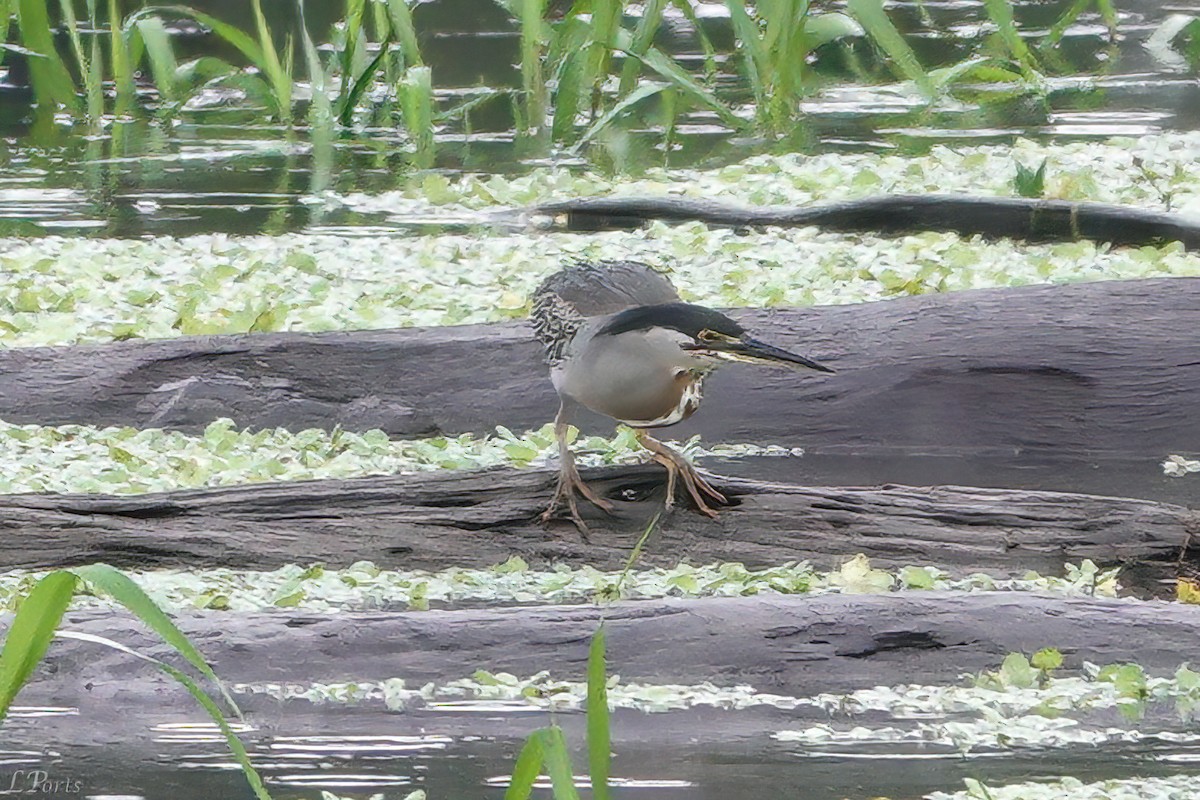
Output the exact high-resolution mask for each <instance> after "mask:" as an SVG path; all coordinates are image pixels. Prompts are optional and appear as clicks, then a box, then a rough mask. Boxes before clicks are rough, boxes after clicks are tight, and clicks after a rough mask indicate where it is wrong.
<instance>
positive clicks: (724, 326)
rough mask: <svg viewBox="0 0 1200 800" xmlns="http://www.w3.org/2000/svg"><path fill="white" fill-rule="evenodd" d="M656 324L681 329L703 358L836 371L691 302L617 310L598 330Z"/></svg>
mask: <svg viewBox="0 0 1200 800" xmlns="http://www.w3.org/2000/svg"><path fill="white" fill-rule="evenodd" d="M654 328H665V329H667V330H673V331H676V332H678V333H682V334H683V335H684V336H685V337H688V338H690V339H691V341H690V342H689V341H687V340H686V339H685V340H684V341H683V342H682V343H681V344H680V348H681V349H683V350H685V351H687V352H689V353H691V354H693V355H695V356H699V357H702V358H710V359H713V360H716V361H741V362H745V363H749V364H769V365H775V366H784V367H792V368H793V369H795V368H798V367H806V368H807V369H814V370H816V371H818V372H833V371H834V370H832V369H830V368H829V367H827V366H825V365H824V364H818V363H817V362H816V361H813V360H812V359H809V358H805V357H804V356H801V355H797V354H795V353H789V352H788V351H787V350H783V349H781V348H778V347H775V346H774V345H770V344H767V343H766V342H760V341H759V340H757V339H755V338H753V337H752V336H750V335H748V334H747V333H746V329H745V328H743V327H742V326H741V325H739V324H738V323H737V322H735V321H733V320H732V319H730V318H729V317H727V316H725V315H724V314H722V313H721V312H720V311H714V310H712V309H711V308H705V307H704V306H697V305H692V304H691V303H663V304H661V305H653V306H637V307H635V308H630V309H627V310H625V311H622V312H620V313H619V314H615V315H614V316H613V317H612V319H610V320H609V321H608V322H607V323H605V324H604V326H603V327H602V328H600V330H598V331H597V332H596V336H597V337H599V336H616V335H618V334H622V333H628V332H631V331H645V330H651V329H654Z"/></svg>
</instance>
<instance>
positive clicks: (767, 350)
mask: <svg viewBox="0 0 1200 800" xmlns="http://www.w3.org/2000/svg"><path fill="white" fill-rule="evenodd" d="M531 306H532V311H531V317H532V320H533V326H534V331H535V334H536V336H537V338H538V340H539V341H541V343H542V344H543V346H544V347H545V349H546V360H547V362H548V363H549V365H550V378H551V381H552V382H553V384H554V388H555V390H557V392H558V397H559V410H558V414H557V416H556V417H555V420H554V434H555V438H556V439H557V442H558V453H559V474H558V482H557V485H556V486H555V490H554V495H553V497H552V498H551V500H550V504H549V506H548V507H547V508H546V511H545V512H544V513H543V514H542V521H543V522H548V521H549V520H551V519H553V518H554V517H555V515H556V513H557V512H558V510H559V509H560V508H561V507H562V506H563V505H564V504H565V505H566V507H567V510H568V512H569V515H570V519H571V521H572V522H574V523H575V525H576V526H577V527H579V529H580V530H581V531H586V530H587V526H586V524H585V523H584V521H583V519H582V517H581V516H580V514H579V504H578V501H577V499H576V495H579V496H582V497H583V498H585V499H586V500H588V501H589V502H591V503H592V504H593V505H595V506H597V507H598V508H600V509H602V510H603V511H605V512H611V511H612V510H613V505H612V503H611V502H610V501H609V500H607V499H605V498H603V497H601V496H600V495H599V494H597V493H596V492H595V491H594V490H593V489H592V488H591V487H590V486H588V485H587V484H586V483H585V482H584V481H583V480H582V479H581V478H580V476H579V471H578V469H577V468H576V466H575V458H574V455H573V454H572V452H571V448H570V444H569V442H568V428H569V425H570V422H571V419H572V417H573V415H574V414H575V413H576V412H577V411H578V410H579V407H580V406H582V407H584V408H588V409H591V410H592V411H594V412H596V413H598V414H602V415H604V416H607V417H611V418H612V419H614V420H616V421H618V422H622V423H624V424H625V425H628V426H629V427H631V428H633V429H634V431H635V432H636V435H637V440H638V443H639V444H640V445H641V446H642V447H643V448H645V449H646V450H647V451H648V452H649V453H650V456H651V459H652V460H654V461H656V462H658V463H659V464H661V465H662V466H663V467H665V468H666V471H667V494H666V500H665V502H664V505H665V507H666V509H667V510H670V509H671V508H672V507H673V505H674V502H675V492H676V488H677V486H678V484H679V483H682V484H683V486H684V488H685V490H686V491H687V494H688V496H690V497H691V500H692V502H693V503H694V504H695V506H696V509H697V510H698V511H699V512H700V513H702V514H704V515H706V516H708V517H712V518H716V516H717V512H716V510H715V509H714V508H713V507H712V505H710V501H711V502H713V503H716V504H718V505H720V504H725V503H726V502H728V501H727V499H726V498H725V496H724V495H723V494H721V492H719V491H717V490H716V489H715V488H713V486H711V485H710V484H709V483H708V481H706V480H705V479H704V478H703V477H702V476H701V475H700V473H699V472H698V471H697V470H696V468H695V467H694V466H693V465H692V464H691V462H689V461H688V459H687V458H686V457H685V456H684V455H683V454H682V453H680V452H679V451H677V450H675V449H674V448H672V447H670V446H668V445H666V444H664V443H663V442H660V441H658V440H657V439H655V438H653V437H652V436H651V435H650V434H649V432H648V431H649V430H652V429H655V428H664V427H667V426H670V425H675V424H676V423H679V422H682V421H683V420H685V419H687V418H688V417H690V416H691V415H692V414H694V413H695V412H696V410H697V409H698V408H699V407H700V402H701V399H702V397H703V394H702V393H703V384H704V379H705V377H707V376H708V375H709V374H710V373H711V372H712V371H713V370H714V369H716V368H717V367H718V366H719V365H721V364H722V363H724V362H727V361H740V362H745V363H751V364H765V365H772V366H781V367H788V368H793V369H808V370H816V371H817V372H824V373H832V372H834V370H832V369H830V368H829V367H827V366H825V365H823V364H820V363H818V362H816V361H813V360H812V359H810V358H807V357H805V356H802V355H797V354H796V353H791V352H788V351H787V350H783V349H780V348H778V347H775V346H774V345H770V344H767V343H766V342H762V341H759V340H758V339H755V338H754V337H752V336H751V335H750V334H749V333H748V332H747V331H746V329H745V328H743V327H742V326H741V325H740V324H739V323H738V322H736V321H735V320H733V319H730V318H729V317H728V316H726V315H725V314H722V313H721V312H720V311H716V310H714V309H711V308H706V307H704V306H700V305H695V304H692V303H685V302H683V301H682V300H681V299H680V297H679V293H678V292H677V291H676V290H675V287H674V286H673V285H672V284H671V281H670V280H669V279H668V278H667V277H666V276H665V275H663V274H662V273H660V272H658V271H656V270H654V269H653V268H651V267H650V266H648V265H646V264H641V263H638V262H631V261H620V262H601V263H581V264H574V265H571V266H568V267H566V268H564V269H562V270H560V271H558V272H556V273H554V274H553V275H551V276H549V277H548V278H546V279H545V280H544V281H543V282H542V284H541V285H540V286H539V287H538V288H537V290H536V291H535V292H534V293H533V296H532V302H531Z"/></svg>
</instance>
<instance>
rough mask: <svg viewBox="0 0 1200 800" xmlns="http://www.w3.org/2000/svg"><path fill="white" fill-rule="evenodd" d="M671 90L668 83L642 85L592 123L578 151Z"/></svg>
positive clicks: (556, 131) (556, 133) (556, 136)
mask: <svg viewBox="0 0 1200 800" xmlns="http://www.w3.org/2000/svg"><path fill="white" fill-rule="evenodd" d="M669 88H671V86H670V84H666V83H649V82H646V83H642V84H641V85H639V86H638V87H637V88H636V89H634V90H633V91H632V92H630V93H629V94H628V95H626V96H625V97H623V98H621V101H620V102H619V103H617V104H616V105H614V106H613V107H612V108H610V109H609V110H608V112H607V113H605V114H604V116H602V117H600V119H598V120H596V121H595V122H594V123H592V125H591V127H589V128H588V129H587V131H586V132H585V133H584V134H583V136H581V137H580V138H579V143H578V144H577V145H575V149H576V150H577V149H578V148H580V147H582V146H583V145H585V144H587V143H588V142H589V141H591V140H592V139H593V138H595V137H596V135H597V134H598V133H600V132H601V131H602V130H604V129H605V128H607V127H608V126H609V125H611V124H612V123H613V122H614V121H616V119H617V118H618V117H620V116H621V115H622V114H624V113H625V112H627V111H629V110H630V109H631V108H633V107H634V106H636V105H637V104H638V103H641V102H642V101H644V100H646V99H647V98H650V97H653V96H654V95H656V94H659V93H660V92H662V91H663V90H664V89H669ZM555 120H556V121H557V115H556V116H555ZM555 138H558V128H557V125H556V126H555Z"/></svg>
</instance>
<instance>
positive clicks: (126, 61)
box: [108, 0, 141, 114]
mask: <svg viewBox="0 0 1200 800" xmlns="http://www.w3.org/2000/svg"><path fill="white" fill-rule="evenodd" d="M135 16H136V15H135ZM133 21H134V18H133V17H130V18H127V19H126V20H125V22H124V24H122V22H121V8H120V3H119V2H118V0H108V32H109V36H108V40H109V41H108V64H109V68H110V69H111V70H112V79H113V86H114V87H115V88H116V95H117V113H118V114H123V113H126V112H128V110H129V109H130V108H132V107H133V105H134V103H135V102H136V101H137V85H136V84H135V83H134V80H133V70H134V65H135V64H136V63H137V62H138V61H140V60H141V58H140V56H139V57H137V58H134V57H133V55H132V54H131V53H130V49H131V48H130V44H131V40H132V39H133V38H134V35H135V33H136V29H135V28H134V27H133V25H132V23H133Z"/></svg>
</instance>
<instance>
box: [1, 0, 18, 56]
mask: <svg viewBox="0 0 1200 800" xmlns="http://www.w3.org/2000/svg"><path fill="white" fill-rule="evenodd" d="M16 11H17V0H0V42H7V41H8V26H9V24H10V23H11V22H12V16H13V14H15V13H16ZM7 53H8V51H7V50H5V49H4V48H3V47H0V66H2V65H3V64H4V56H5V55H7Z"/></svg>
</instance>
